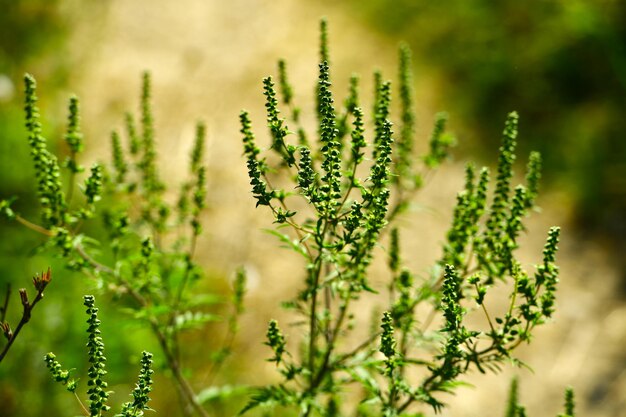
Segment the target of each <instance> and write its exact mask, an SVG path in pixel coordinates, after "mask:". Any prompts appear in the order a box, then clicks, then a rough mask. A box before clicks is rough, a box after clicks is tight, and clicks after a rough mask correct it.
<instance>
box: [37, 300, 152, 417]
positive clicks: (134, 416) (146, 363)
mask: <svg viewBox="0 0 626 417" xmlns="http://www.w3.org/2000/svg"><path fill="white" fill-rule="evenodd" d="M84 304H85V306H86V307H87V316H88V317H89V318H88V319H87V324H88V325H89V326H88V327H87V335H88V341H87V348H88V357H89V364H90V366H89V371H88V372H87V375H88V376H89V381H88V382H87V385H88V387H89V388H88V390H87V396H88V404H89V406H88V407H85V405H84V404H83V402H82V401H81V399H80V397H79V396H78V394H77V393H76V389H77V388H78V380H76V379H74V378H72V375H71V372H72V371H71V370H64V369H63V367H62V366H61V364H60V363H59V361H57V359H56V355H55V354H54V353H52V352H50V353H48V354H46V356H45V357H44V360H45V362H46V366H47V367H48V369H49V370H50V373H51V374H52V377H53V378H54V380H55V381H57V382H59V383H61V384H62V385H65V387H66V388H67V390H68V391H69V392H71V393H73V394H74V395H75V396H76V399H77V401H78V402H79V404H80V406H81V408H82V409H83V412H84V414H85V415H86V416H90V417H99V416H101V415H102V413H104V412H106V411H109V410H110V408H111V407H109V406H108V405H107V400H108V398H109V392H108V391H107V387H108V384H107V382H106V381H105V376H106V374H107V371H106V356H105V355H104V342H103V341H102V336H101V335H100V320H99V319H98V308H96V307H95V299H94V297H93V296H92V295H86V296H85V297H84ZM141 356H142V358H141V370H140V371H139V378H138V381H137V385H136V386H135V389H134V390H133V392H132V394H131V395H132V397H133V401H132V402H127V403H124V404H123V405H122V411H121V413H120V414H117V415H116V416H119V417H140V416H143V415H144V410H149V409H150V408H149V407H148V405H147V404H148V402H149V401H150V397H149V394H150V391H151V390H152V373H153V371H152V353H150V352H146V351H144V352H143V353H142V354H141Z"/></svg>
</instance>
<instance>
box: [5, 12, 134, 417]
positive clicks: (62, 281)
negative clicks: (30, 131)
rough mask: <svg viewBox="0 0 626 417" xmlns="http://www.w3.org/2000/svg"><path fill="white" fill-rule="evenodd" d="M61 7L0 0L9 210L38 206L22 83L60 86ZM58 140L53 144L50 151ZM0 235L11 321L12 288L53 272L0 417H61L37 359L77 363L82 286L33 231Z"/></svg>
mask: <svg viewBox="0 0 626 417" xmlns="http://www.w3.org/2000/svg"><path fill="white" fill-rule="evenodd" d="M60 6H61V1H60V0H28V1H15V0H0V167H2V169H0V196H2V198H7V197H9V196H16V197H17V201H16V202H15V205H14V207H15V208H16V209H18V210H19V211H20V212H21V213H23V214H25V215H30V214H33V215H34V213H36V210H37V209H38V207H37V206H38V203H37V202H36V193H35V192H34V191H35V189H34V186H35V185H34V184H35V183H34V172H33V168H32V163H31V161H30V156H29V152H28V144H27V141H26V138H27V136H26V131H25V129H24V112H23V109H22V107H23V101H24V100H23V95H22V93H21V90H22V88H23V87H22V83H21V80H22V79H23V75H24V72H26V70H28V71H32V72H34V73H37V74H38V75H39V76H40V79H41V80H44V82H45V84H46V90H47V98H50V97H54V93H55V92H56V91H59V90H60V89H61V88H62V87H63V85H64V83H65V80H66V79H67V73H68V69H67V67H66V65H67V62H64V61H66V60H65V59H64V54H63V41H64V40H65V39H66V37H67V35H68V34H69V28H68V26H67V25H66V23H67V22H66V16H64V15H63V13H62V12H61V9H60ZM44 101H47V100H44ZM43 107H44V108H45V107H46V106H45V104H44V105H43ZM44 113H46V112H45V109H44ZM43 123H44V125H45V132H44V134H45V135H47V136H48V137H54V138H57V137H58V138H60V137H61V136H60V135H56V134H55V131H57V130H59V129H60V128H61V127H62V126H61V125H60V123H62V121H58V122H57V123H59V124H58V125H54V124H52V123H50V122H49V120H45V119H44V120H43ZM56 133H58V132H56ZM56 142H57V141H56V140H53V141H51V143H52V145H53V146H55V145H56ZM0 231H1V232H0V233H1V235H2V236H3V239H1V240H0V271H1V273H0V294H1V296H0V297H1V299H2V301H4V297H5V293H6V288H7V284H10V285H11V286H12V294H11V304H10V306H9V309H8V316H7V319H8V320H9V322H11V323H16V322H17V321H19V318H20V313H21V305H20V302H19V295H18V292H17V291H18V288H22V287H24V288H26V289H27V291H28V292H29V293H31V294H33V291H34V290H33V288H32V284H31V278H32V276H34V274H35V273H36V272H42V270H45V269H46V268H47V267H48V266H51V267H52V270H53V275H54V278H53V282H52V284H51V285H50V287H48V289H47V291H46V296H45V298H44V300H42V302H41V304H40V305H39V306H38V308H37V310H36V311H35V312H34V313H33V318H32V320H31V321H30V322H29V323H28V325H26V326H25V328H24V330H23V332H22V333H21V334H20V337H19V338H18V339H17V340H16V342H15V344H14V346H13V348H12V349H11V351H10V352H9V353H8V355H7V358H6V359H5V360H4V361H3V363H2V366H0V416H3V417H4V416H31V415H42V414H44V413H45V414H47V415H50V416H56V415H62V413H64V412H66V411H67V410H68V407H71V406H73V404H72V403H71V401H72V399H71V398H70V399H68V398H61V396H57V395H53V393H55V392H57V391H58V389H57V387H55V386H54V381H52V380H51V378H50V377H49V375H46V373H45V372H44V371H45V368H42V364H43V355H44V354H45V352H46V351H48V350H51V349H55V348H60V347H62V346H63V347H64V349H65V350H66V352H67V354H68V356H71V357H73V358H76V360H77V361H81V362H80V363H81V364H82V359H83V356H84V353H83V349H82V344H83V339H81V338H82V334H83V332H84V324H83V321H84V320H83V317H81V310H82V305H81V302H80V300H81V298H80V297H81V296H80V294H82V293H84V288H85V284H84V283H81V282H80V281H78V276H77V275H73V274H70V273H69V272H66V271H64V269H63V267H62V266H61V263H60V262H59V261H58V260H56V259H53V258H51V257H50V256H48V255H46V254H45V253H43V252H41V251H40V244H41V243H42V239H41V238H40V237H39V236H36V234H35V233H33V232H32V231H29V230H27V229H25V228H23V227H20V226H19V225H17V224H15V223H10V222H6V221H3V222H2V223H1V224H0ZM3 345H4V340H3ZM58 350H60V349H58ZM68 365H78V363H74V364H69V363H68ZM123 366H126V364H123Z"/></svg>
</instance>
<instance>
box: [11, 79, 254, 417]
mask: <svg viewBox="0 0 626 417" xmlns="http://www.w3.org/2000/svg"><path fill="white" fill-rule="evenodd" d="M24 80H25V113H26V128H27V132H28V141H29V145H30V152H31V156H32V160H33V166H34V169H35V175H36V180H37V196H38V199H39V203H40V207H41V221H40V222H35V221H31V220H29V219H26V218H24V217H23V216H21V215H20V214H19V213H16V212H14V211H13V209H12V208H11V203H12V201H13V200H12V199H9V200H3V201H2V202H0V213H1V214H3V215H4V217H6V218H8V219H9V220H14V221H17V222H18V223H20V224H22V225H24V226H26V227H27V228H29V229H31V230H33V231H35V232H38V233H40V234H41V235H43V236H45V237H47V242H46V246H47V247H48V248H49V249H51V251H52V252H54V253H57V254H59V255H61V256H62V257H63V258H64V259H65V260H66V265H67V267H68V268H70V269H72V270H75V271H80V272H82V273H84V274H86V275H88V276H89V277H91V278H92V279H93V280H94V282H95V284H96V286H97V287H98V288H100V289H102V290H103V291H106V292H108V293H109V294H111V295H113V296H114V298H117V299H120V301H121V303H123V305H124V306H125V307H127V308H126V309H125V311H127V312H128V313H129V314H130V315H131V316H132V317H133V318H135V319H137V320H138V321H140V322H142V323H143V324H144V325H145V326H146V327H147V328H148V329H149V330H150V331H151V332H152V334H153V335H154V338H155V340H156V342H158V344H159V346H160V348H161V351H162V356H157V358H158V359H160V360H162V361H163V362H164V363H165V366H166V367H167V368H168V369H169V370H170V371H171V376H172V380H173V382H174V385H175V387H176V389H177V392H178V394H179V396H180V399H181V408H182V409H183V412H184V413H185V415H192V414H196V415H200V416H207V415H208V413H207V411H206V410H205V409H204V407H203V404H202V401H201V398H206V396H203V395H202V392H197V390H196V389H195V388H194V387H193V386H192V382H191V381H190V380H189V377H188V376H187V375H185V373H184V365H183V361H184V359H185V356H184V349H183V348H182V346H181V342H180V337H181V334H182V333H183V332H188V331H191V330H194V329H197V328H200V327H203V326H207V325H208V324H209V323H212V322H215V321H217V320H221V318H220V317H219V316H218V315H217V314H216V311H217V307H216V306H215V304H218V303H220V304H221V303H223V301H222V299H221V297H220V296H219V295H218V294H204V293H199V292H198V291H195V288H196V287H197V284H198V283H199V281H200V280H201V278H202V277H203V275H204V273H203V271H202V269H201V268H200V267H199V266H198V264H197V263H196V260H195V257H196V256H195V255H196V244H197V239H198V237H199V236H200V234H201V233H202V214H203V211H204V209H205V206H206V203H205V200H206V194H207V190H206V188H207V184H206V168H205V167H204V166H203V157H204V141H205V128H204V125H203V124H202V123H198V125H197V130H196V137H195V144H194V147H193V150H192V154H191V157H190V170H189V171H190V172H189V176H190V178H189V180H187V181H185V182H184V183H183V184H182V186H181V187H180V190H179V193H178V194H179V198H178V201H176V202H175V201H170V199H168V198H167V196H166V191H167V186H166V184H165V183H164V182H163V181H162V179H161V177H160V174H159V171H158V168H157V153H156V143H155V131H154V121H153V116H152V109H151V83H150V75H149V74H148V73H145V74H144V75H143V82H142V88H141V106H140V118H139V119H140V122H139V126H137V125H136V122H135V117H134V116H133V115H132V114H130V113H128V114H127V115H126V118H125V130H126V136H127V143H126V144H125V145H123V144H122V141H121V139H120V134H119V133H117V132H116V131H113V132H112V134H111V147H112V162H111V166H110V168H109V167H106V166H105V165H104V164H102V163H95V164H93V165H92V166H91V168H90V169H89V170H87V175H86V178H84V179H82V178H81V177H83V176H84V174H83V173H84V171H85V168H84V167H83V166H82V165H81V163H80V161H79V156H80V154H81V152H82V151H83V148H84V143H83V134H82V132H81V128H80V105H79V100H78V99H77V98H76V97H72V98H70V103H69V116H68V123H67V131H66V134H65V136H64V139H65V143H66V145H67V150H68V153H67V158H66V159H65V161H64V162H63V163H59V161H58V159H57V157H56V156H55V155H53V154H52V153H51V152H50V151H49V150H48V146H47V141H46V139H45V138H44V137H43V134H42V127H41V123H40V120H39V119H40V115H39V109H38V107H37V96H36V91H35V86H36V84H35V79H34V78H33V77H32V76H31V75H26V76H25V79H24ZM65 174H66V175H65ZM81 179H82V184H81V183H80V181H81ZM78 190H80V192H81V194H82V197H81V196H80V195H79V193H78ZM94 220H99V221H100V222H101V223H100V227H101V226H104V229H105V233H100V235H98V234H97V227H98V222H95V221H94ZM94 229H95V230H96V231H95V230H94ZM102 234H104V236H101V235H102ZM98 236H99V238H97V237H98ZM245 281H246V279H245V272H244V271H243V270H241V271H239V272H238V273H237V278H236V279H235V281H234V288H233V295H232V297H231V300H230V301H231V303H230V304H231V306H230V312H229V313H227V314H228V317H226V319H225V320H224V321H225V322H226V324H225V326H226V330H225V331H226V333H227V336H226V337H224V343H223V345H222V346H219V345H217V346H212V349H213V351H212V352H211V354H210V355H208V357H209V360H210V361H212V365H211V367H210V368H211V369H212V371H213V375H211V376H210V378H211V379H210V380H212V378H213V377H214V376H215V373H216V372H218V371H219V369H220V367H221V366H222V364H223V362H224V360H225V359H226V357H227V356H228V355H229V353H230V348H231V345H232V343H233V339H234V336H235V333H236V331H237V329H238V324H237V323H238V318H239V316H240V315H241V314H242V313H243V297H244V294H245Z"/></svg>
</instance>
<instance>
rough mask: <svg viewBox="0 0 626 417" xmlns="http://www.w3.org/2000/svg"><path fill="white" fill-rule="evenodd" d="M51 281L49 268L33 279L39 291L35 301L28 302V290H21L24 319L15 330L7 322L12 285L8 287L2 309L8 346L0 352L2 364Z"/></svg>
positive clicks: (0, 322) (0, 326)
mask: <svg viewBox="0 0 626 417" xmlns="http://www.w3.org/2000/svg"><path fill="white" fill-rule="evenodd" d="M51 280H52V272H51V271H50V268H48V271H46V272H42V273H41V275H39V274H36V275H35V276H34V277H33V286H34V287H35V290H37V294H36V295H35V298H34V299H33V301H29V300H28V293H27V292H26V289H25V288H20V290H19V293H20V300H21V302H22V308H23V310H22V318H21V319H20V321H19V323H18V324H17V326H16V327H15V330H13V329H11V325H10V324H9V323H8V322H7V321H6V315H7V311H8V309H9V300H10V298H11V285H7V293H6V297H5V299H4V305H3V306H2V307H0V329H2V333H3V334H4V336H5V337H6V339H7V344H6V345H5V346H4V348H3V349H2V351H0V362H2V360H3V359H4V357H5V356H6V355H7V353H8V352H9V349H10V348H11V346H12V345H13V342H14V341H15V339H16V338H17V336H18V335H19V334H20V331H21V330H22V327H24V325H25V324H26V323H28V322H29V321H30V319H31V316H32V312H33V309H34V308H35V305H36V304H37V303H38V302H39V301H41V300H42V298H43V292H44V290H45V289H46V287H47V286H48V284H49V283H50V281H51Z"/></svg>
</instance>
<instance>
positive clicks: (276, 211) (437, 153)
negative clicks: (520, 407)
mask: <svg viewBox="0 0 626 417" xmlns="http://www.w3.org/2000/svg"><path fill="white" fill-rule="evenodd" d="M321 33H322V35H321V39H322V42H321V44H322V46H321V49H320V50H321V54H320V55H321V57H320V64H319V77H318V81H317V85H316V92H317V103H316V109H317V120H318V126H317V132H316V134H309V133H305V132H306V130H305V128H304V127H303V126H302V125H301V124H300V118H299V115H300V109H299V108H298V107H296V106H295V104H294V103H293V87H291V86H290V85H289V82H288V78H287V71H286V63H285V62H284V61H280V62H279V67H278V71H279V87H280V90H281V91H282V96H283V97H282V103H283V104H284V105H285V106H287V107H288V108H289V109H288V110H289V111H288V112H287V113H286V114H287V115H288V116H287V117H283V116H281V114H283V113H281V110H280V109H279V98H278V97H279V94H278V92H277V91H276V84H275V82H274V80H273V78H272V77H268V78H265V79H264V80H263V94H264V95H265V97H266V104H265V107H266V111H267V125H268V127H269V133H270V138H271V140H270V142H271V144H270V147H269V152H268V153H266V152H263V151H262V150H261V147H260V146H259V145H258V141H257V139H256V137H255V135H254V133H253V130H252V121H251V119H250V117H249V115H248V113H247V112H246V111H243V112H241V114H240V121H241V134H242V136H243V146H244V154H245V157H246V161H247V167H248V173H249V177H250V185H251V186H252V195H253V197H254V199H255V200H256V205H257V206H265V207H267V208H268V209H269V210H270V212H271V213H272V215H273V217H274V221H275V223H277V224H278V230H276V231H275V234H276V235H277V236H278V237H279V238H280V239H281V240H282V241H283V242H285V243H287V244H288V245H289V246H290V247H291V248H292V249H293V250H294V251H295V252H296V253H297V254H298V255H299V256H301V257H302V258H303V259H304V263H305V270H304V273H303V275H304V284H303V287H302V290H301V291H300V292H299V293H298V295H297V296H296V297H295V298H293V299H292V300H291V301H289V302H287V303H285V304H286V305H287V307H288V308H290V309H291V310H292V311H293V312H294V313H295V314H297V315H299V316H300V317H301V319H299V320H298V323H304V324H302V326H303V327H304V328H302V329H300V332H299V333H295V334H286V333H285V332H284V330H281V327H282V329H285V328H286V327H285V325H282V326H281V325H279V323H278V322H277V321H275V320H272V321H271V322H270V325H269V329H268V331H267V342H266V344H267V345H268V346H269V347H270V348H271V350H272V352H273V355H272V357H271V358H270V359H269V360H270V361H272V362H274V363H275V364H276V368H277V370H278V372H279V373H280V375H281V381H280V382H278V383H276V384H273V385H269V386H266V387H262V388H259V390H258V391H257V392H256V393H255V394H254V395H253V397H252V399H251V400H250V402H249V404H248V405H247V406H246V407H245V408H244V409H243V410H242V412H247V411H248V410H250V409H253V408H255V407H258V406H265V407H281V408H287V409H293V411H295V412H296V413H297V414H299V415H301V416H312V415H318V416H336V415H361V416H368V415H383V416H415V415H423V414H421V413H422V411H423V410H424V408H425V407H426V408H432V409H433V410H435V411H439V410H440V409H441V408H442V407H443V406H444V403H443V399H442V394H445V393H452V392H454V390H455V389H456V388H457V387H458V386H459V385H460V384H461V383H462V380H461V379H462V377H463V375H464V374H466V373H467V372H470V371H471V370H478V371H479V372H486V371H489V370H498V369H499V367H500V365H501V363H503V362H513V363H519V361H517V360H516V359H515V358H514V356H513V351H514V350H515V348H516V347H518V346H519V345H521V344H522V343H528V342H529V341H530V339H531V335H532V331H533V329H534V328H535V327H536V326H538V325H541V324H543V323H544V322H545V321H546V320H547V319H549V318H550V317H551V315H552V312H553V310H554V299H555V298H554V297H555V295H554V294H555V289H556V284H557V276H558V268H557V267H556V265H555V263H554V262H555V254H556V251H557V243H558V239H559V228H552V229H550V231H549V233H548V239H547V243H546V245H545V249H544V253H543V260H542V262H541V264H540V265H538V266H537V268H536V271H535V272H534V273H530V272H527V271H526V270H525V269H524V268H523V267H522V265H521V263H520V262H519V261H518V260H517V259H516V257H515V251H516V249H517V248H518V237H519V234H520V233H521V232H522V231H523V230H524V227H523V221H524V219H525V217H526V216H527V215H528V214H529V212H530V210H532V208H533V207H534V202H535V198H536V194H537V189H538V181H539V178H540V165H541V160H540V157H539V154H537V153H532V154H531V155H530V158H529V163H528V169H527V175H526V183H525V184H524V185H519V186H517V187H516V188H515V189H514V190H513V189H512V186H511V183H512V181H513V178H514V175H513V167H514V161H515V158H516V155H515V145H516V136H517V122H518V116H517V114H516V113H511V114H509V116H508V118H507V120H506V122H505V129H504V133H503V140H502V146H501V148H500V152H499V159H498V167H497V176H496V180H495V189H494V191H493V192H491V191H490V190H489V185H490V182H491V180H490V173H489V170H488V169H487V168H483V169H481V170H480V171H479V172H478V173H477V172H476V169H475V168H474V167H473V165H469V166H468V168H467V170H466V184H465V189H464V190H463V191H462V192H461V193H459V195H458V197H457V205H456V208H455V210H454V216H453V220H452V226H451V228H450V230H449V232H448V234H447V237H446V242H445V245H444V248H443V254H442V257H441V259H440V260H439V261H438V262H437V263H436V265H434V267H433V268H431V271H432V272H431V274H430V275H428V276H421V275H419V274H416V273H414V272H411V271H410V270H408V269H407V268H405V267H403V263H402V257H401V247H400V242H401V239H400V235H401V233H400V230H399V229H398V228H396V227H392V226H393V223H394V220H395V219H396V218H397V217H398V215H400V214H402V213H403V212H404V211H405V210H406V208H407V207H408V206H409V204H410V202H411V199H412V198H413V195H414V194H415V191H417V190H419V189H420V187H422V186H423V184H424V183H425V180H426V179H427V177H428V176H429V173H431V172H432V171H433V170H434V169H435V168H437V167H438V166H439V165H440V164H441V163H442V162H443V161H445V160H446V159H447V157H448V155H449V151H450V147H451V146H452V145H453V144H454V138H453V136H451V135H449V134H447V133H446V132H445V125H446V120H447V116H446V115H445V114H443V113H440V114H438V115H437V117H436V122H435V127H434V129H433V133H432V136H431V139H430V142H429V146H428V150H427V152H426V154H425V155H422V156H421V157H418V156H417V155H415V149H416V147H415V146H414V145H415V141H416V138H415V115H414V105H413V96H412V91H413V86H412V84H411V82H412V81H411V80H412V74H411V59H410V58H411V54H410V51H409V50H408V48H407V47H406V46H402V47H401V48H400V73H399V83H398V84H399V88H398V90H399V97H400V109H401V110H400V116H399V117H398V119H399V127H398V128H397V131H398V132H399V135H396V133H395V132H394V128H393V124H392V121H391V117H392V116H391V112H392V108H391V96H392V89H391V82H390V81H385V80H384V79H383V77H382V74H381V73H380V72H377V73H375V76H374V84H375V97H374V106H373V114H372V115H371V118H370V120H366V112H365V111H364V110H363V109H362V107H361V104H360V98H359V91H360V89H359V78H358V77H356V76H354V77H352V79H351V81H350V90H349V92H348V98H347V99H346V100H345V101H344V103H343V105H339V106H337V104H336V100H335V98H334V95H333V93H332V91H331V86H332V83H331V73H330V66H329V50H328V44H327V39H328V34H327V30H326V23H325V21H323V22H322V30H321ZM283 111H284V110H283ZM288 124H289V126H288ZM369 125H371V126H373V128H372V131H371V132H369V131H368V130H369V129H368V128H366V126H369ZM292 132H297V135H296V136H295V137H294V135H293V134H292ZM313 137H316V140H315V141H314V140H313V139H312V138H313ZM283 185H284V186H283ZM388 230H391V233H390V239H389V246H388V250H387V251H388V253H389V259H388V265H389V274H388V276H387V278H386V280H387V283H388V284H387V286H386V288H377V287H376V286H375V285H374V284H373V282H375V280H374V277H373V276H372V273H371V268H370V265H371V264H372V262H373V261H374V258H375V255H376V252H377V251H376V248H377V247H378V246H379V245H380V242H381V239H383V235H384V234H385V232H386V231H388ZM376 278H377V279H376V281H380V278H379V277H376ZM494 285H508V286H509V303H508V305H507V308H506V309H505V311H503V312H500V311H494V310H491V309H489V308H488V307H487V304H488V302H489V300H488V299H489V289H490V288H491V287H492V286H494ZM383 290H386V291H387V292H388V293H389V294H388V297H384V298H385V299H386V300H388V301H386V302H387V306H386V307H385V308H384V310H385V311H384V313H383V314H382V320H381V321H380V325H376V326H374V330H373V331H372V332H371V333H370V334H369V335H366V336H365V337H363V338H362V339H361V340H359V341H356V340H354V339H355V337H358V334H355V332H354V328H355V327H357V326H356V324H355V322H358V320H359V317H358V316H357V314H356V311H355V310H356V309H355V304H356V303H357V301H358V300H359V299H360V298H363V297H364V296H365V295H367V294H378V293H379V292H381V291H383ZM424 311H426V313H424ZM428 311H430V313H428ZM473 311H476V312H477V313H478V314H479V315H482V316H483V320H482V322H483V323H484V326H481V325H478V324H469V323H468V321H467V320H465V318H466V316H467V315H468V314H469V313H471V312H473ZM418 313H419V314H418ZM298 335H300V336H298ZM290 339H292V340H293V339H296V341H295V342H292V343H293V344H292V345H290V344H289V340H290ZM292 346H295V347H296V349H297V350H296V351H294V347H292ZM354 386H356V387H359V388H358V389H357V390H356V392H357V393H358V395H359V396H360V397H359V398H357V399H356V401H355V399H354V398H353V397H350V395H348V393H347V392H348V391H351V392H352V393H353V394H354V392H355V390H354V388H351V387H354ZM351 408H354V409H353V410H352V411H348V410H349V409H351Z"/></svg>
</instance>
